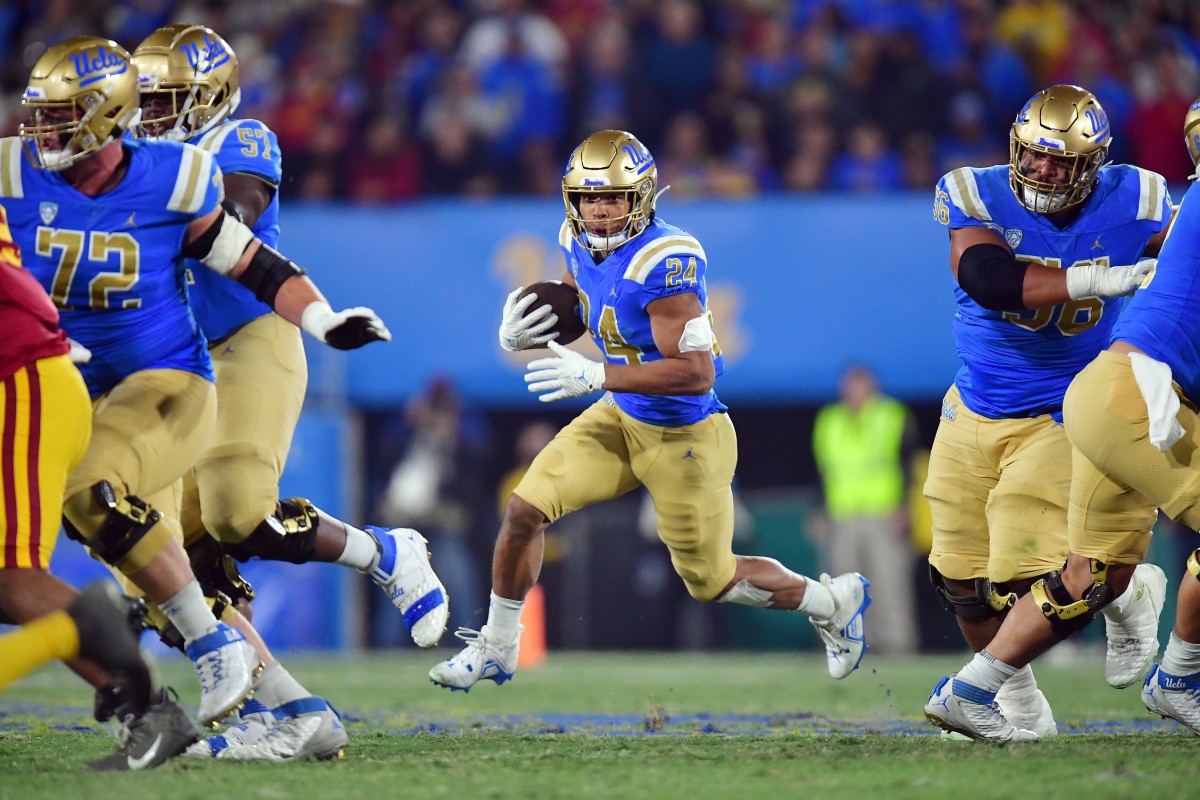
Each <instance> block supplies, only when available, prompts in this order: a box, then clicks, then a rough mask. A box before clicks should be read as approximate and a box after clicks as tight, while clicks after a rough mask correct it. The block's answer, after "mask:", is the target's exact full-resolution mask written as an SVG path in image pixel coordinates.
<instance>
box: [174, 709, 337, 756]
mask: <svg viewBox="0 0 1200 800" xmlns="http://www.w3.org/2000/svg"><path fill="white" fill-rule="evenodd" d="M263 710H264V711H265V710H266V709H265V707H264V708H263ZM268 713H269V714H270V715H271V720H272V722H271V724H270V726H269V727H266V726H264V725H262V723H261V722H259V721H257V720H255V719H254V717H253V716H249V717H243V720H242V721H241V722H239V723H238V724H236V725H231V726H230V727H229V728H228V729H227V730H226V731H225V732H224V733H222V734H220V735H218V736H212V737H209V738H208V739H205V740H204V741H202V742H197V743H196V744H194V745H192V746H191V747H189V748H188V749H187V750H186V751H185V755H187V756H191V757H193V758H219V759H223V760H226V761H301V760H303V759H306V758H315V759H317V760H318V761H328V760H330V759H334V758H341V757H342V755H343V754H344V753H345V751H346V745H347V743H349V741H350V738H349V736H347V734H346V726H344V725H343V724H342V718H341V716H340V715H339V714H338V713H337V710H336V709H334V707H333V706H331V705H330V704H329V703H328V702H327V701H326V700H325V699H324V698H322V697H305V698H302V699H300V700H293V701H292V702H290V703H284V704H283V705H281V706H278V707H276V708H274V709H271V711H270V712H268Z"/></svg>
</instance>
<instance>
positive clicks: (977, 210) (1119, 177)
mask: <svg viewBox="0 0 1200 800" xmlns="http://www.w3.org/2000/svg"><path fill="white" fill-rule="evenodd" d="M1008 178H1009V167H1008V165H1007V164H1004V165H1000V166H995V167H987V168H985V169H976V168H971V167H963V168H961V169H956V170H954V171H952V172H949V173H947V174H946V175H945V176H943V177H942V179H941V180H940V181H939V182H938V185H937V192H936V195H935V198H934V209H933V215H934V219H936V220H937V221H938V222H940V223H941V224H942V225H945V226H946V227H947V228H951V229H955V228H967V227H984V228H989V229H991V230H993V231H995V232H996V233H998V234H999V235H1000V236H1001V237H1002V238H1003V239H1004V240H1005V242H1007V243H1008V246H1009V247H1010V248H1011V249H1012V252H1013V255H1015V256H1016V258H1017V260H1018V261H1025V262H1029V263H1034V264H1044V265H1046V266H1051V267H1059V268H1065V267H1072V266H1077V265H1082V264H1103V265H1105V266H1118V265H1123V264H1134V263H1136V262H1137V261H1138V259H1139V258H1140V257H1141V255H1142V252H1143V250H1144V249H1145V247H1146V242H1147V241H1149V239H1150V237H1152V236H1153V235H1154V234H1155V233H1157V232H1159V231H1160V230H1162V229H1163V228H1164V227H1166V225H1167V224H1168V223H1169V222H1170V220H1171V197H1170V194H1169V192H1168V191H1167V185H1166V181H1165V180H1164V179H1163V177H1162V176H1161V175H1159V174H1157V173H1154V172H1149V171H1147V170H1143V169H1139V168H1138V167H1133V166H1129V165H1125V164H1115V165H1109V166H1106V167H1104V168H1102V169H1101V170H1100V173H1099V178H1098V180H1097V184H1096V188H1095V189H1093V190H1092V194H1091V197H1089V198H1088V200H1087V201H1086V202H1085V203H1084V205H1083V208H1082V210H1081V211H1080V212H1079V214H1078V216H1076V217H1075V219H1073V220H1072V221H1071V222H1070V223H1069V224H1068V225H1067V226H1066V227H1063V228H1059V227H1058V226H1057V225H1055V224H1054V223H1053V222H1051V221H1050V219H1049V218H1048V217H1046V216H1045V215H1044V214H1038V213H1036V212H1034V211H1030V210H1029V209H1027V208H1025V206H1023V205H1022V204H1021V203H1020V201H1018V200H1017V197H1016V195H1014V194H1013V191H1012V189H1011V188H1010V187H1009V182H1008ZM954 293H955V298H956V300H957V303H958V306H957V309H956V311H955V314H954V343H955V346H956V348H957V351H958V356H959V358H960V359H961V360H962V367H961V368H960V369H959V371H958V374H957V375H956V376H955V379H954V383H955V385H956V386H957V387H958V390H959V392H960V394H961V395H962V398H963V402H964V403H965V404H966V406H967V407H968V408H970V409H971V410H972V411H974V412H975V413H977V414H979V415H980V416H983V417H987V418H989V419H1006V418H1021V417H1036V416H1040V415H1042V414H1052V415H1053V416H1054V418H1055V419H1056V420H1058V421H1059V422H1061V421H1062V399H1063V395H1064V394H1065V393H1066V390H1067V385H1068V384H1070V382H1071V379H1072V378H1073V377H1074V376H1075V374H1076V373H1077V372H1079V371H1080V370H1081V369H1083V368H1084V367H1085V366H1087V365H1088V363H1089V362H1090V361H1091V360H1092V359H1093V358H1095V356H1096V354H1097V353H1099V352H1100V351H1101V350H1102V349H1103V348H1104V347H1106V346H1107V345H1108V341H1109V333H1110V331H1111V330H1112V326H1113V324H1114V323H1115V322H1116V319H1117V315H1118V313H1119V312H1120V310H1121V308H1122V306H1123V305H1124V303H1125V298H1123V297H1117V298H1098V297H1088V298H1084V299H1081V300H1072V301H1070V302H1067V303H1063V304H1060V305H1057V306H1053V307H1050V308H1042V309H1037V310H1027V311H991V310H988V309H986V308H984V307H982V306H980V305H979V304H978V303H976V302H975V301H974V300H972V299H971V298H970V297H969V296H968V295H967V293H966V292H964V291H963V290H962V287H960V286H959V285H958V284H957V283H956V284H955V285H954Z"/></svg>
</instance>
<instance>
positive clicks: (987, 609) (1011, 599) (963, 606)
mask: <svg viewBox="0 0 1200 800" xmlns="http://www.w3.org/2000/svg"><path fill="white" fill-rule="evenodd" d="M929 582H930V583H932V584H933V588H934V591H936V592H937V596H938V600H940V601H941V603H942V608H944V609H945V610H946V611H948V612H950V613H951V614H953V615H954V616H956V617H961V618H963V619H983V618H984V617H999V616H1001V615H1003V614H1004V613H1006V612H1007V611H1008V610H1009V609H1010V608H1012V607H1013V606H1014V605H1016V603H1017V595H1016V593H1015V592H1000V591H997V589H996V584H994V583H992V582H991V581H990V580H988V579H987V578H976V579H975V594H972V595H964V596H959V595H955V594H951V593H950V590H949V588H947V587H946V579H945V578H944V577H943V576H942V573H940V572H938V569H937V567H935V566H934V565H933V564H930V565H929Z"/></svg>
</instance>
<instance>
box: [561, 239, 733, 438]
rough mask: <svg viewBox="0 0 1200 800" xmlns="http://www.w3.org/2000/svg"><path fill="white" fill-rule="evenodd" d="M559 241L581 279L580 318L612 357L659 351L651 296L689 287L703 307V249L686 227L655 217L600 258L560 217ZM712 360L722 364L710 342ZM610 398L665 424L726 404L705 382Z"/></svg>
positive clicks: (639, 358)
mask: <svg viewBox="0 0 1200 800" xmlns="http://www.w3.org/2000/svg"><path fill="white" fill-rule="evenodd" d="M558 243H559V245H560V246H561V247H562V248H563V251H564V253H565V254H566V257H567V267H568V269H570V271H571V274H572V275H573V276H574V278H575V283H576V285H577V286H578V287H579V296H580V305H581V307H582V310H583V315H584V322H586V323H587V326H588V331H589V332H590V333H591V335H592V339H593V340H594V341H595V342H596V346H597V347H599V348H600V350H601V352H603V353H604V357H605V360H606V361H607V362H608V363H610V364H644V363H646V362H650V361H659V360H661V359H663V358H664V356H663V354H662V353H660V352H659V351H658V347H657V345H655V343H654V334H653V332H652V331H651V329H650V317H649V315H648V314H647V313H646V306H648V305H649V304H650V303H652V302H653V301H655V300H658V299H659V298H662V297H670V296H671V295H675V294H681V293H683V292H695V293H696V295H697V296H698V297H699V298H700V303H701V305H703V306H704V308H705V309H706V310H707V309H708V289H707V287H706V285H705V280H704V274H705V271H706V270H707V268H708V260H707V258H706V257H705V255H704V249H703V248H702V247H701V246H700V243H699V242H697V241H696V239H695V238H694V237H693V236H691V234H689V233H687V232H686V231H684V230H682V229H680V228H676V227H675V226H674V225H668V224H667V223H665V222H663V221H662V220H657V219H656V220H655V221H654V222H653V223H651V224H650V226H649V227H647V228H646V230H645V231H644V232H643V233H642V234H641V235H640V236H638V237H637V238H635V239H633V240H632V241H630V242H628V243H626V244H624V245H621V246H620V247H618V248H617V249H616V250H615V251H613V252H612V253H611V254H610V255H609V256H608V257H607V258H605V259H604V260H603V261H601V262H600V263H599V264H596V263H595V262H594V261H593V260H592V255H591V253H589V252H588V251H587V250H585V249H584V248H583V247H581V246H580V245H579V243H578V242H577V241H576V240H575V238H574V237H573V236H572V235H571V229H570V226H569V225H568V223H566V222H564V223H563V226H562V228H561V229H560V230H559V234H558ZM710 316H711V312H710ZM713 366H714V367H715V369H716V374H717V375H718V376H719V375H720V374H721V373H722V372H724V370H725V359H724V357H723V356H722V355H721V348H720V345H719V344H714V345H713ZM613 398H614V399H615V401H616V403H617V405H618V406H619V407H620V408H621V410H622V411H624V412H625V413H627V414H629V415H630V416H631V417H633V418H634V419H637V420H640V421H642V422H647V423H650V424H653V425H663V426H668V427H677V426H680V425H690V424H691V423H693V422H698V421H700V420H702V419H704V418H705V417H707V416H708V415H709V414H712V413H713V412H715V411H726V410H727V409H726V407H725V406H724V405H722V403H721V401H720V400H718V399H717V395H716V392H715V391H713V390H711V389H710V390H709V392H708V393H707V394H704V395H699V396H657V395H639V394H618V393H614V394H613Z"/></svg>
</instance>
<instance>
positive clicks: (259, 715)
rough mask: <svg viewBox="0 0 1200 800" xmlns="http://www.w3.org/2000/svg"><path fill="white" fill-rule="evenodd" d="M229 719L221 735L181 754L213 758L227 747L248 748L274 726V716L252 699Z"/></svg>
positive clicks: (196, 744)
mask: <svg viewBox="0 0 1200 800" xmlns="http://www.w3.org/2000/svg"><path fill="white" fill-rule="evenodd" d="M230 719H231V720H232V721H231V722H230V724H229V726H228V727H226V728H225V730H223V731H221V733H219V734H217V735H216V736H210V737H208V738H207V739H202V740H200V741H198V742H196V743H195V744H193V745H192V746H191V747H189V748H188V749H187V750H185V751H184V752H183V754H184V755H185V756H187V757H189V758H215V757H217V756H218V755H220V753H221V751H222V750H225V749H226V748H228V747H231V746H236V747H248V746H250V745H252V744H254V743H256V742H257V741H258V740H259V739H261V738H262V737H263V734H265V733H266V732H267V731H269V730H270V729H271V728H272V727H274V726H275V714H274V713H273V712H272V711H271V709H269V708H267V707H266V706H264V705H263V704H262V703H260V702H258V701H257V700H255V699H253V698H251V699H250V700H247V701H246V702H245V703H244V704H242V707H241V708H240V709H238V712H237V714H235V715H234V716H233V717H231V718H230Z"/></svg>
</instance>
